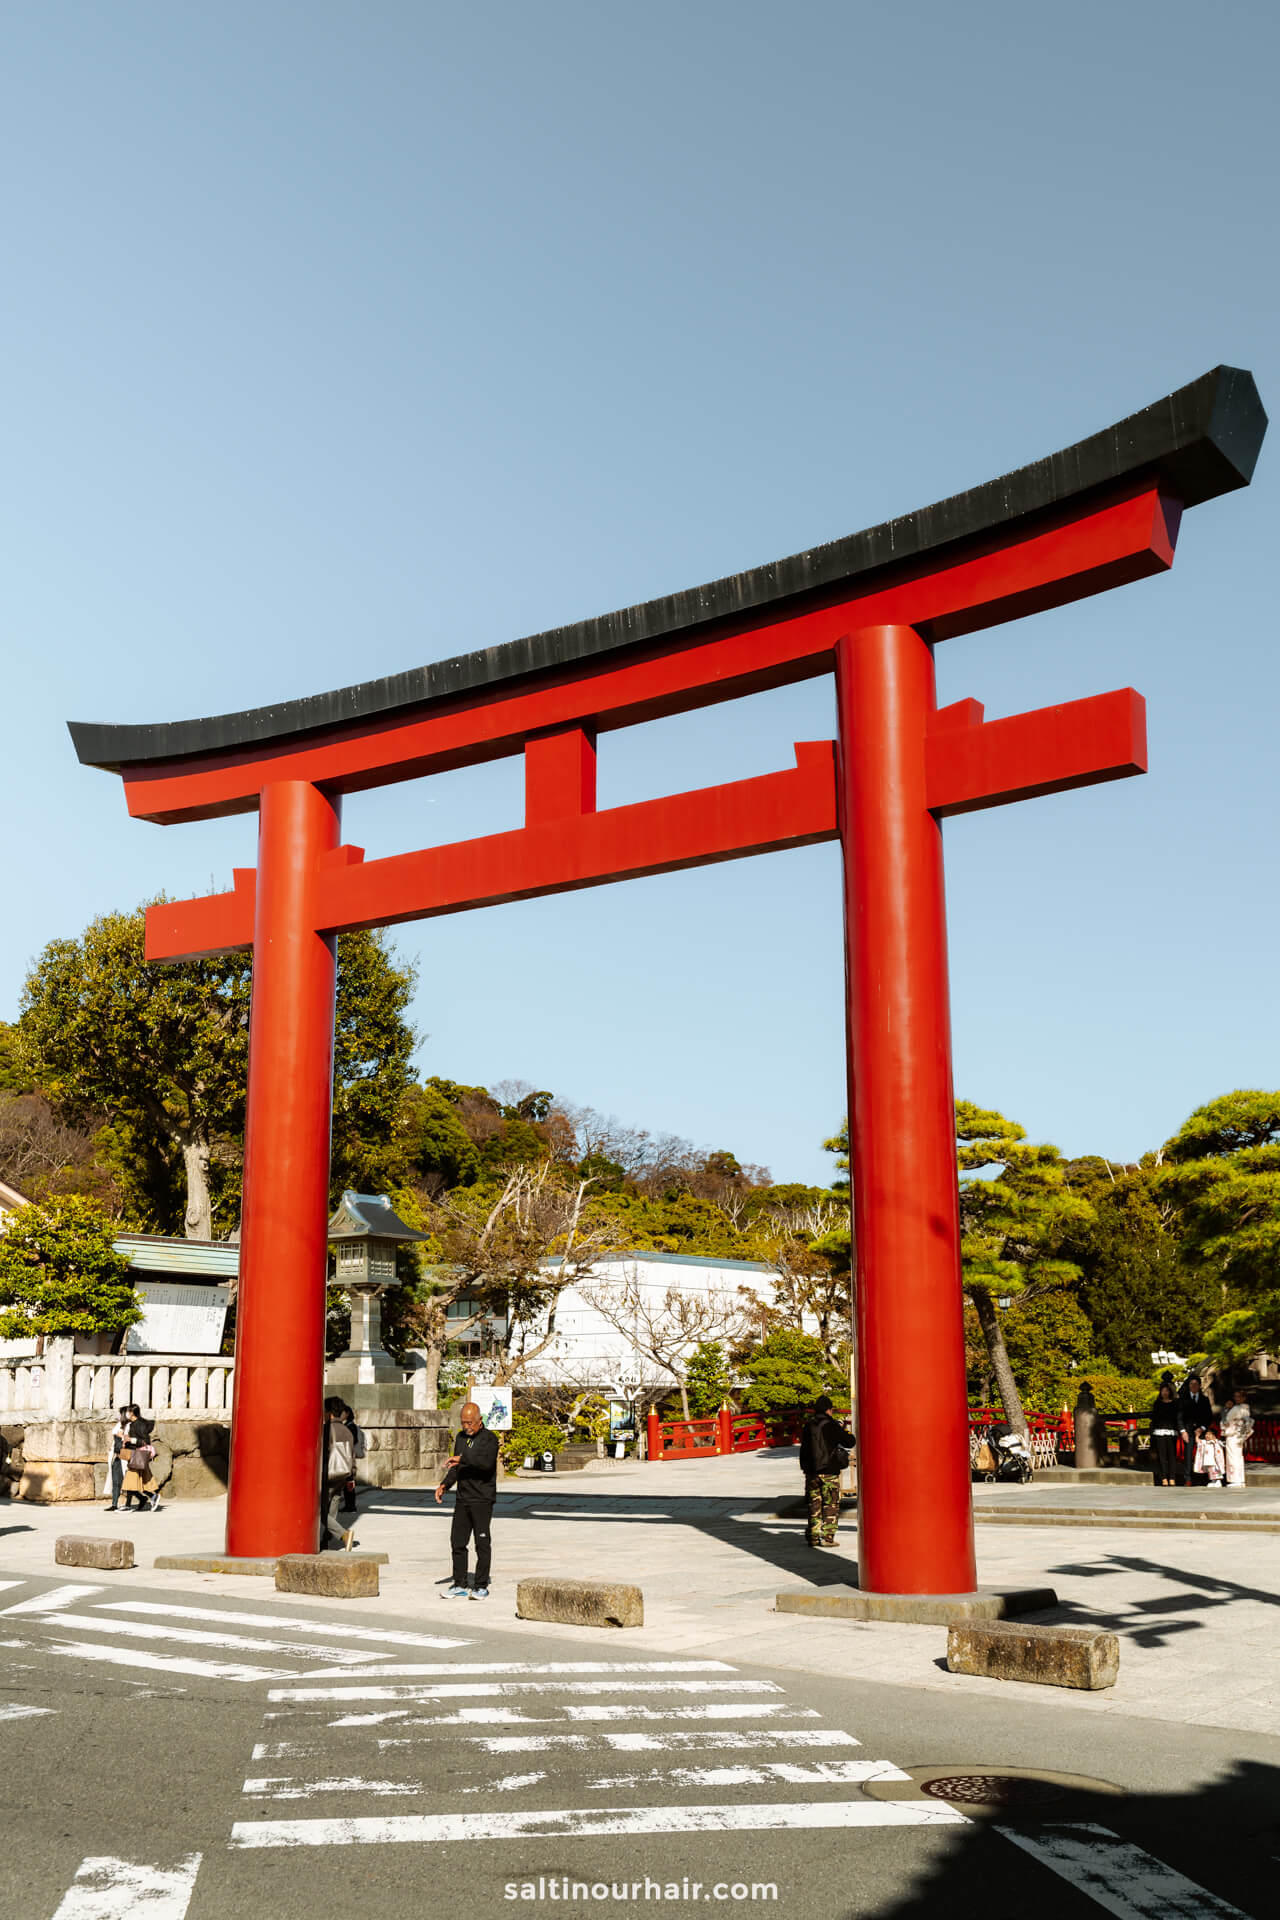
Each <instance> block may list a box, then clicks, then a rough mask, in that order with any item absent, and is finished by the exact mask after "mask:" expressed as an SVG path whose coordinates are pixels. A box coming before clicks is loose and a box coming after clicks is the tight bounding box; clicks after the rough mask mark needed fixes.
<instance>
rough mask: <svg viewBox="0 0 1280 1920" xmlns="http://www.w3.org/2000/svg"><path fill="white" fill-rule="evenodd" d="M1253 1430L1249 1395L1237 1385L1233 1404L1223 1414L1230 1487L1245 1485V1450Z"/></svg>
mask: <svg viewBox="0 0 1280 1920" xmlns="http://www.w3.org/2000/svg"><path fill="white" fill-rule="evenodd" d="M1252 1432H1253V1413H1252V1411H1251V1409H1250V1406H1249V1396H1248V1394H1247V1393H1246V1392H1245V1390H1244V1388H1243V1387H1237V1388H1236V1390H1235V1392H1234V1393H1233V1394H1232V1396H1231V1405H1230V1406H1229V1407H1228V1408H1227V1410H1226V1412H1225V1413H1224V1414H1223V1416H1222V1451H1223V1453H1224V1454H1225V1455H1226V1460H1227V1478H1226V1485H1227V1486H1228V1487H1240V1488H1243V1486H1244V1450H1245V1444H1246V1442H1247V1441H1248V1438H1249V1435H1250V1434H1251V1433H1252Z"/></svg>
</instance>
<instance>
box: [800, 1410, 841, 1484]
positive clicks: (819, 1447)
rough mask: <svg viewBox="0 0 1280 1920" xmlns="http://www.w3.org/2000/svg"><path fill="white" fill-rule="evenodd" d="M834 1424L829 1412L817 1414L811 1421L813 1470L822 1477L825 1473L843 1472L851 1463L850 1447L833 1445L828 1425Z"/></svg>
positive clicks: (810, 1439) (810, 1437)
mask: <svg viewBox="0 0 1280 1920" xmlns="http://www.w3.org/2000/svg"><path fill="white" fill-rule="evenodd" d="M831 1424H834V1423H833V1422H832V1420H831V1415H830V1414H829V1413H820V1414H815V1415H813V1416H812V1417H811V1419H810V1422H809V1443H810V1446H811V1447H812V1449H813V1470H814V1472H815V1473H816V1474H818V1475H819V1476H820V1477H821V1476H822V1475H823V1474H829V1473H843V1472H844V1471H845V1469H846V1468H847V1467H848V1465H849V1449H848V1448H847V1447H842V1446H838V1445H837V1446H832V1444H831V1441H830V1439H829V1438H828V1435H827V1427H828V1425H831Z"/></svg>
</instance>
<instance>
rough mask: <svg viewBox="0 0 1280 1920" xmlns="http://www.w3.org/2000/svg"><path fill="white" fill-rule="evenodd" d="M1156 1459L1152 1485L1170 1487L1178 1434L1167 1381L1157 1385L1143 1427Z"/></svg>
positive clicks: (1174, 1405) (1177, 1419)
mask: <svg viewBox="0 0 1280 1920" xmlns="http://www.w3.org/2000/svg"><path fill="white" fill-rule="evenodd" d="M1147 1431H1148V1433H1149V1434H1150V1436H1151V1450H1152V1452H1153V1453H1154V1454H1155V1457H1156V1471H1155V1479H1156V1485H1157V1486H1161V1487H1172V1486H1173V1485H1175V1483H1176V1480H1177V1474H1178V1435H1179V1433H1180V1432H1181V1431H1182V1422H1181V1419H1180V1417H1179V1407H1178V1402H1177V1400H1176V1398H1175V1397H1174V1391H1173V1385H1172V1382H1171V1381H1168V1380H1165V1381H1163V1382H1162V1383H1161V1386H1160V1392H1159V1394H1158V1395H1157V1397H1156V1401H1155V1405H1154V1406H1153V1407H1152V1409H1151V1414H1150V1418H1149V1420H1148V1424H1147Z"/></svg>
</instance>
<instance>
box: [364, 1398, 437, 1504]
mask: <svg viewBox="0 0 1280 1920" xmlns="http://www.w3.org/2000/svg"><path fill="white" fill-rule="evenodd" d="M356 1419H357V1421H358V1422H359V1425H360V1430H361V1432H362V1433H363V1434H364V1438H365V1446H366V1448H367V1452H366V1454H365V1457H364V1459H363V1460H361V1461H359V1462H358V1463H357V1467H356V1478H357V1480H359V1481H360V1482H361V1484H362V1485H364V1486H368V1487H434V1486H435V1485H436V1483H437V1481H439V1480H440V1479H441V1478H442V1477H443V1475H444V1465H445V1461H446V1460H447V1459H448V1458H449V1447H450V1444H451V1442H452V1440H453V1433H454V1427H453V1424H452V1422H451V1421H450V1418H449V1415H448V1414H447V1413H429V1412H427V1411H426V1410H425V1409H421V1408H418V1407H405V1408H399V1407H398V1408H390V1407H386V1408H374V1407H370V1408H368V1409H361V1408H357V1410H356Z"/></svg>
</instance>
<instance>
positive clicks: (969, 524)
mask: <svg viewBox="0 0 1280 1920" xmlns="http://www.w3.org/2000/svg"><path fill="white" fill-rule="evenodd" d="M1266 426H1267V416H1266V414H1265V412H1264V411H1263V407H1262V402H1261V400H1260V399H1259V397H1258V390H1257V387H1256V386H1255V385H1254V381H1253V376H1252V374H1249V373H1246V372H1244V371H1243V370H1242V369H1240V368H1238V367H1215V368H1213V369H1212V371H1211V372H1209V373H1206V374H1202V375H1201V377H1200V379H1198V380H1193V381H1192V382H1191V384H1190V385H1189V386H1186V387H1179V388H1178V390H1177V392H1176V393H1171V394H1170V395H1169V396H1168V397H1167V399H1164V400H1159V401H1157V402H1156V404H1155V405H1154V406H1150V407H1144V408H1143V410H1142V412H1141V413H1134V414H1130V416H1129V418H1128V419H1127V420H1120V421H1118V422H1117V423H1116V425H1115V426H1113V427H1106V428H1104V429H1103V431H1102V432H1101V433H1095V434H1093V435H1091V437H1090V438H1089V439H1087V440H1080V441H1077V443H1076V445H1075V446H1072V447H1065V448H1064V449H1063V450H1062V452H1061V453H1053V454H1050V455H1049V456H1048V458H1047V459H1044V460H1037V461H1035V462H1034V463H1033V464H1032V465H1031V466H1028V467H1019V468H1018V469H1017V471H1016V472H1014V473H1008V474H1005V475H1003V476H1002V477H1001V478H1000V479H998V480H988V481H987V482H986V484H985V485H983V486H980V487H971V488H970V489H969V491H968V492H967V493H957V494H953V495H952V496H951V498H950V499H949V500H941V501H939V502H938V503H937V505H936V506H932V507H922V508H920V509H919V510H918V511H917V512H915V513H908V514H904V515H903V517H902V518H901V519H898V520H886V521H884V522H883V524H882V525H880V526H878V527H868V528H867V529H866V530H865V531H864V532H862V533H853V534H849V535H847V536H846V537H845V538H844V539H842V540H832V541H829V542H828V543H827V544H826V545H825V546H821V547H812V548H810V549H809V550H808V551H807V552H805V553H796V554H792V555H791V556H790V558H789V559H786V560H775V561H773V562H772V563H771V564H770V565H768V566H763V567H753V568H752V569H751V570H750V571H749V572H747V573H735V574H730V575H728V576H727V577H726V578H725V579H723V580H713V581H711V582H709V583H708V584H707V585H706V586H703V587H692V588H690V589H689V590H688V591H687V592H684V593H674V594H669V595H667V596H665V597H664V598H663V599H660V600H646V601H644V602H643V603H642V604H641V605H640V606H635V607H625V608H623V609H622V610H621V611H620V612H618V613H606V614H600V615H598V616H597V617H596V618H595V619H592V620H580V621H579V622H578V623H577V624H576V625H575V626H569V627H553V628H551V630H550V631H549V632H547V633H538V634H534V635H533V636H532V637H531V638H529V639H526V640H511V641H508V642H507V643H506V644H505V645H504V646H500V647H488V648H486V649H484V650H483V651H482V652H480V653H466V654H459V655H457V656H456V657H455V658H453V659H452V660H439V661H435V662H433V663H432V664H430V665H428V666H424V667H414V668H412V669H411V670H410V671H409V672H407V673H398V674H394V675H392V676H391V677H390V678H388V679H386V680H366V681H364V682H363V683H362V684H361V685H359V686H354V687H342V688H339V689H338V690H336V691H335V692H333V693H317V694H311V695H308V696H307V697H306V698H305V699H301V700H290V701H286V702H284V703H283V704H281V705H279V706H271V707H253V708H250V709H248V710H247V711H244V712H241V713H224V714H218V715H215V716H213V717H212V718H209V719H204V720H178V721H172V722H168V723H161V724H159V725H154V726H118V727H117V726H98V725H95V724H92V723H86V722H82V721H74V720H73V721H70V722H68V725H69V727H70V731H71V738H72V740H73V741H74V743H75V749H76V753H77V754H78V756H79V758H80V760H81V762H82V764H84V765H85V766H91V767H101V768H104V769H106V770H108V771H110V772H113V773H115V772H119V771H120V769H121V768H122V767H125V766H145V765H146V764H147V763H149V762H152V763H154V762H157V761H170V762H172V761H178V760H186V759H190V758H196V757H199V756H201V755H203V754H209V753H220V752H244V751H249V752H252V751H253V750H254V749H255V748H265V747H272V746H279V745H280V744H281V743H282V742H283V741H286V740H290V739H293V738H298V737H301V736H306V735H310V734H314V733H316V732H319V731H321V730H324V729H327V728H331V727H340V726H350V725H351V724H352V723H353V722H359V721H362V720H368V721H371V722H376V721H377V720H379V719H381V718H387V717H390V716H391V715H397V716H401V717H405V716H407V714H408V713H409V712H410V711H411V710H414V709H419V708H423V707H426V706H429V705H431V704H432V703H434V702H435V701H438V700H445V699H449V698H456V697H458V696H459V695H466V694H469V693H474V694H481V693H483V692H485V691H486V690H489V689H493V688H496V687H498V686H500V685H503V684H504V683H509V682H513V681H516V680H524V679H527V678H528V677H529V676H530V675H533V674H538V673H542V672H546V671H548V670H552V669H555V668H561V669H563V668H564V667H566V666H569V665H572V664H573V663H574V662H575V661H580V660H583V661H585V660H589V659H592V658H594V657H596V656H599V655H602V654H608V653H611V652H614V651H616V650H618V649H621V648H625V647H633V646H637V645H644V644H646V643H649V644H652V643H653V642H656V641H662V640H664V639H674V638H676V637H677V636H678V635H680V634H682V633H690V634H692V633H693V632H694V631H696V630H698V629H702V628H705V627H707V626H708V625H709V624H710V623H712V622H715V621H719V620H726V619H740V618H742V617H743V616H746V615H751V614H756V613H758V614H760V615H762V616H766V615H778V614H780V613H782V612H783V611H784V610H787V611H790V610H793V609H794V606H795V604H796V603H803V601H804V600H805V599H806V598H808V597H810V596H813V595H815V594H818V593H821V594H822V595H823V596H824V597H825V596H828V595H829V594H830V593H831V591H832V589H834V588H838V587H840V586H841V585H842V584H844V583H845V582H847V583H848V584H849V586H850V588H851V589H854V590H861V589H863V588H864V587H865V586H867V585H868V584H869V576H873V575H874V574H876V573H877V572H879V571H882V570H885V569H888V568H890V567H897V566H901V565H902V564H903V563H904V562H910V561H919V560H920V559H922V558H924V557H925V556H932V555H934V554H938V555H941V553H942V552H943V550H944V549H947V548H950V547H954V546H955V545H956V544H957V543H960V542H968V541H974V540H981V539H984V538H988V539H989V538H990V537H991V536H993V535H999V534H1003V533H1010V532H1013V531H1015V530H1018V529H1020V528H1021V527H1022V526H1023V524H1024V523H1026V522H1028V521H1030V520H1034V519H1035V518H1036V517H1038V516H1041V515H1045V514H1049V513H1052V512H1055V511H1060V510H1061V509H1062V508H1063V507H1065V506H1067V505H1068V504H1070V503H1073V502H1076V501H1079V500H1082V499H1083V498H1084V497H1086V496H1088V495H1090V494H1093V493H1098V492H1102V491H1105V490H1109V489H1114V488H1115V487H1117V486H1118V485H1127V484H1129V483H1131V482H1132V483H1137V482H1138V481H1140V480H1143V479H1154V480H1156V481H1158V483H1159V484H1160V486H1161V487H1162V488H1163V489H1164V490H1165V491H1166V492H1168V493H1170V494H1172V495H1173V496H1174V497H1175V498H1176V499H1178V500H1180V501H1181V503H1182V504H1183V506H1185V507H1191V506H1196V505H1197V504H1198V503H1199V502H1200V501H1202V500H1212V499H1214V498H1215V497H1216V496H1217V495H1218V494H1221V493H1230V492H1231V491H1232V490H1233V489H1234V488H1236V487H1246V486H1248V484H1249V481H1250V479H1251V478H1252V475H1253V469H1254V464H1255V462H1256V460H1257V457H1258V452H1259V449H1260V448H1261V446H1262V439H1263V435H1264V433H1265V432H1266Z"/></svg>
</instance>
